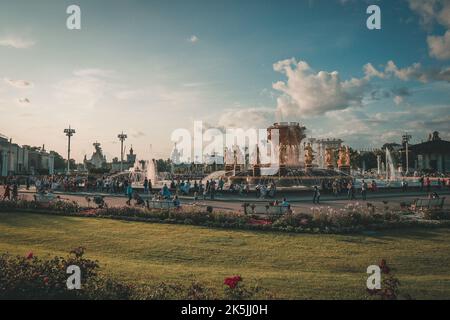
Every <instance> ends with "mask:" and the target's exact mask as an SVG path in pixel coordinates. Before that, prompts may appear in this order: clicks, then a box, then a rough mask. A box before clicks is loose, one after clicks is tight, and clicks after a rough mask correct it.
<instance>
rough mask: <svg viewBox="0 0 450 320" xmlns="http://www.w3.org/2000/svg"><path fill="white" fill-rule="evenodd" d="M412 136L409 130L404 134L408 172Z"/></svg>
mask: <svg viewBox="0 0 450 320" xmlns="http://www.w3.org/2000/svg"><path fill="white" fill-rule="evenodd" d="M411 138H412V136H411V135H410V134H408V133H407V132H406V133H405V134H404V135H402V140H403V143H404V144H405V156H406V174H408V172H409V150H408V147H409V140H411Z"/></svg>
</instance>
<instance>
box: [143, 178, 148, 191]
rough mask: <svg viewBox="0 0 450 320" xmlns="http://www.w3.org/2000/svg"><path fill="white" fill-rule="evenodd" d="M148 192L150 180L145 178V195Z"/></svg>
mask: <svg viewBox="0 0 450 320" xmlns="http://www.w3.org/2000/svg"><path fill="white" fill-rule="evenodd" d="M147 192H148V179H147V177H145V179H144V193H147Z"/></svg>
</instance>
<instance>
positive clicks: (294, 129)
mask: <svg viewBox="0 0 450 320" xmlns="http://www.w3.org/2000/svg"><path fill="white" fill-rule="evenodd" d="M274 129H275V130H277V131H273V130H274ZM305 130H306V128H305V127H303V126H300V124H299V123H296V122H289V123H288V122H282V123H275V124H274V125H273V126H271V127H269V128H268V129H267V136H268V140H269V141H271V140H272V138H275V135H274V136H273V137H272V134H273V133H274V132H276V134H277V137H276V138H278V139H279V144H278V148H276V150H272V152H275V155H274V157H275V158H276V159H277V163H275V164H273V163H272V164H265V165H264V164H261V162H260V158H261V157H260V156H261V155H260V154H259V148H258V147H257V148H256V155H254V154H253V155H251V157H250V159H251V160H250V164H251V168H249V169H244V170H236V169H235V167H236V166H235V165H234V166H233V165H231V163H232V159H233V156H231V154H230V153H229V150H226V152H225V160H226V165H225V171H224V172H223V174H221V175H220V177H221V178H223V179H225V180H226V181H228V183H233V184H236V183H237V184H239V183H248V184H249V185H250V187H254V186H256V185H258V184H269V183H271V182H275V183H276V185H277V187H278V188H281V189H302V188H310V187H312V186H314V185H322V183H324V182H325V183H327V182H332V181H334V180H335V179H352V177H351V176H350V175H349V172H347V170H346V168H347V166H348V168H350V157H348V159H342V160H343V166H342V168H343V169H345V170H334V164H333V162H334V157H333V155H332V154H333V152H334V150H333V149H332V148H328V150H327V153H326V154H322V156H326V159H325V161H322V163H323V164H325V163H326V165H327V167H326V168H319V164H318V163H319V162H318V161H314V160H316V157H315V155H314V154H315V151H314V150H313V147H312V142H313V140H310V142H308V143H304V144H302V140H303V139H304V138H305V137H306V135H305V133H304V132H305ZM274 134H275V133H274ZM344 155H348V149H345V150H344ZM227 159H228V160H227ZM300 159H303V161H300ZM234 160H235V159H234ZM234 163H235V161H234ZM243 167H245V166H243ZM348 171H349V170H348ZM215 176H216V177H217V175H215ZM204 180H206V179H204Z"/></svg>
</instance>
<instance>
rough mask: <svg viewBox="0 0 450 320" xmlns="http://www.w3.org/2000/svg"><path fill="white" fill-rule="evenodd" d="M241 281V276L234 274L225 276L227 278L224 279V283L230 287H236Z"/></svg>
mask: <svg viewBox="0 0 450 320" xmlns="http://www.w3.org/2000/svg"><path fill="white" fill-rule="evenodd" d="M241 281H242V277H241V276H233V277H228V278H225V280H224V281H223V284H224V285H227V286H228V287H229V288H230V289H234V288H236V286H237V285H238V283H239V282H241Z"/></svg>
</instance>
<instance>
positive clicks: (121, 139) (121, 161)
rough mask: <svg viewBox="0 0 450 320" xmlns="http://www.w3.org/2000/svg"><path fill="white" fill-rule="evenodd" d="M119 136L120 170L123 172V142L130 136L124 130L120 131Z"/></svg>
mask: <svg viewBox="0 0 450 320" xmlns="http://www.w3.org/2000/svg"><path fill="white" fill-rule="evenodd" d="M117 138H119V140H120V172H122V171H123V142H124V141H125V139H126V138H128V137H127V135H126V134H124V133H123V131H122V133H120V134H119V135H118V136H117Z"/></svg>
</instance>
